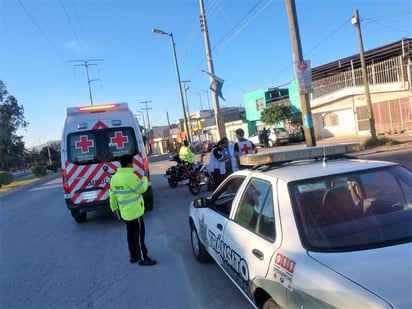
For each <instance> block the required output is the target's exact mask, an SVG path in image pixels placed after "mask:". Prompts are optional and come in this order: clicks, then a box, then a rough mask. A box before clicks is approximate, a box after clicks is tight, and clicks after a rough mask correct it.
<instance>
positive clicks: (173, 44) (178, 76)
mask: <svg viewBox="0 0 412 309" xmlns="http://www.w3.org/2000/svg"><path fill="white" fill-rule="evenodd" d="M152 32H153V33H157V34H164V35H167V36H169V37H170V40H171V42H172V49H173V56H174V60H175V66H176V75H177V85H178V86H179V94H180V102H181V104H182V112H183V119H184V131H185V133H186V136H187V140H188V142H189V143H191V142H192V141H191V137H190V134H188V132H189V131H188V130H189V125H188V122H187V115H186V108H185V100H184V99H183V91H182V85H181V81H180V73H179V66H178V64H177V56H176V48H175V45H176V44H175V40H174V39H173V33H167V32H165V31H163V30H159V29H152Z"/></svg>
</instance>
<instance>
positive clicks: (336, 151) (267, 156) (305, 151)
mask: <svg viewBox="0 0 412 309" xmlns="http://www.w3.org/2000/svg"><path fill="white" fill-rule="evenodd" d="M359 150H360V145H359V144H339V145H328V146H319V147H309V148H302V149H293V150H282V151H276V152H266V153H257V154H251V155H246V156H242V157H240V164H242V165H247V166H257V165H265V164H272V163H282V162H289V161H297V160H308V159H315V158H324V157H328V156H333V155H343V154H346V153H348V152H354V151H359Z"/></svg>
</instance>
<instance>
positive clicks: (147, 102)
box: [140, 101, 152, 144]
mask: <svg viewBox="0 0 412 309" xmlns="http://www.w3.org/2000/svg"><path fill="white" fill-rule="evenodd" d="M149 103H152V101H142V102H140V104H144V105H145V107H142V108H141V110H146V118H147V126H148V129H149V131H148V134H147V135H148V140H149V144H150V139H151V138H152V132H151V130H152V128H151V127H150V118H149V109H152V108H151V107H147V104H149Z"/></svg>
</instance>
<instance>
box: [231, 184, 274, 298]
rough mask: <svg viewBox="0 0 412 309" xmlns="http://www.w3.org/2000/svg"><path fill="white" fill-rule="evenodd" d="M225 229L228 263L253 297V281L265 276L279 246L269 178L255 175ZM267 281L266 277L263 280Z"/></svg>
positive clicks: (240, 282) (235, 279)
mask: <svg viewBox="0 0 412 309" xmlns="http://www.w3.org/2000/svg"><path fill="white" fill-rule="evenodd" d="M233 207H236V208H235V209H233V211H232V217H231V219H232V220H230V221H229V222H228V224H227V226H226V229H225V231H224V236H223V242H224V245H225V247H226V250H225V256H224V258H225V262H226V263H225V266H226V268H227V271H228V273H229V274H230V275H231V276H232V279H233V280H234V281H235V282H236V283H237V284H238V286H239V287H240V288H241V289H242V290H243V291H244V292H245V293H246V294H247V295H248V296H249V297H250V296H251V287H252V281H254V280H255V279H256V278H258V280H262V279H259V278H265V277H266V275H267V273H268V269H269V267H270V261H271V258H272V255H273V253H274V252H275V248H277V245H276V244H275V240H276V228H275V215H274V213H275V212H274V198H273V189H272V185H271V183H270V182H269V181H266V180H262V179H258V178H251V179H250V180H249V181H248V183H247V185H246V187H245V190H243V191H242V196H241V197H240V199H239V203H238V204H237V205H233ZM263 280H265V279H263Z"/></svg>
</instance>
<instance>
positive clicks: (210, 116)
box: [202, 90, 212, 118]
mask: <svg viewBox="0 0 412 309" xmlns="http://www.w3.org/2000/svg"><path fill="white" fill-rule="evenodd" d="M202 91H203V92H205V93H206V99H207V108H208V110H209V118H212V114H211V112H210V111H211V109H210V101H209V91H207V90H202Z"/></svg>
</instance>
